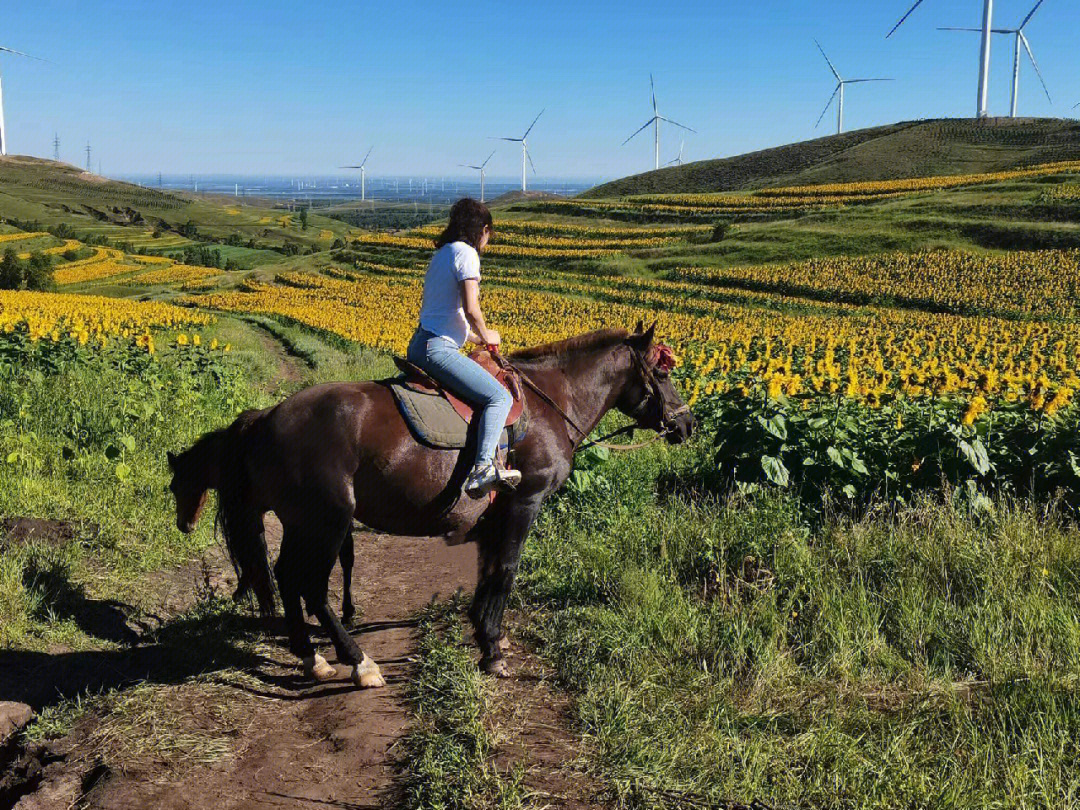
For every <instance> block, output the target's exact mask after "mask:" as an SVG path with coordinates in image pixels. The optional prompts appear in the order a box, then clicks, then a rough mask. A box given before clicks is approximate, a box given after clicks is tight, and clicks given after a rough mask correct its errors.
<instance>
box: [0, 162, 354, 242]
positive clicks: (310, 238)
mask: <svg viewBox="0 0 1080 810" xmlns="http://www.w3.org/2000/svg"><path fill="white" fill-rule="evenodd" d="M0 219H6V220H19V221H22V222H35V223H39V224H40V225H41V226H42V227H51V226H56V225H60V224H64V225H67V226H68V227H70V228H71V230H72V231H73V232H74V233H75V234H76V235H78V236H81V237H86V236H88V235H96V236H104V237H106V238H107V239H110V240H113V241H116V242H131V243H132V244H133V245H134V246H135V247H137V248H145V249H147V250H153V251H155V252H160V251H165V250H169V249H174V248H182V247H185V246H189V245H191V244H195V243H217V242H223V241H224V240H225V239H226V238H230V237H231V238H232V240H233V241H234V242H236V243H238V244H247V245H248V246H249V247H253V248H256V249H280V248H283V247H284V246H286V245H289V244H291V245H293V246H295V248H296V249H298V250H300V251H301V252H304V251H306V250H308V249H309V248H315V249H325V248H327V247H329V245H330V243H331V242H332V241H333V239H335V238H337V237H338V236H342V235H344V234H346V233H347V232H348V230H349V226H348V225H347V224H345V223H343V222H340V221H338V220H334V219H330V218H328V217H323V216H319V215H317V214H314V213H312V214H311V215H310V217H309V221H308V228H307V229H306V230H304V229H302V228H301V227H300V222H299V217H298V216H296V215H295V212H290V211H286V210H284V209H281V208H271V207H269V206H268V205H266V204H265V203H264V204H262V205H248V204H246V203H245V202H244V201H242V200H240V199H236V200H233V199H230V198H221V197H217V198H206V197H200V196H199V195H192V194H186V193H177V192H170V191H159V190H157V189H151V188H144V187H142V186H137V185H134V184H132V183H123V182H120V181H117V180H110V179H108V178H105V177H101V176H99V175H96V174H92V173H90V172H85V171H83V170H82V169H79V168H78V167H76V166H72V165H70V164H67V163H56V162H54V161H51V160H42V159H39V158H33V157H26V156H21V155H18V156H6V157H0ZM187 223H194V224H195V225H196V226H197V233H195V234H192V232H191V231H190V230H189V229H188V228H186V227H185V226H186V225H187Z"/></svg>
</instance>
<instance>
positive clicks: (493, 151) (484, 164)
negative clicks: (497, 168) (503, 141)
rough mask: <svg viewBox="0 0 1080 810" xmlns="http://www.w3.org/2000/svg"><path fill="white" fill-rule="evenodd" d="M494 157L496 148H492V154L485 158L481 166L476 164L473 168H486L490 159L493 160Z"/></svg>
mask: <svg viewBox="0 0 1080 810" xmlns="http://www.w3.org/2000/svg"><path fill="white" fill-rule="evenodd" d="M493 157H495V150H494V149H492V150H491V154H490V155H488V156H487V160H485V161H484V162H483V163H481V164H480V165H479V166H474V167H473V168H474V169H482V168H484V167H485V166H487V165H488V160H491V159H492V158H493Z"/></svg>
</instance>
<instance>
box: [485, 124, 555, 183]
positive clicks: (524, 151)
mask: <svg viewBox="0 0 1080 810" xmlns="http://www.w3.org/2000/svg"><path fill="white" fill-rule="evenodd" d="M546 109H547V107H545V108H544V109H543V110H541V111H540V112H539V114H537V116H536V118H534V119H533V122H532V123H531V124H529V128H528V129H527V130H525V134H524V135H522V136H521V137H520V138H494V139H493V140H499V141H511V142H512V143H517V142H519V141H520V142H521V190H522V191H525V160H526V159H528V161H529V165H530V166H532V170H533V174H536V166H535V165H533V162H532V155H530V154H529V145H528V144H527V143H526V142H525V139H526V138H528V137H529V133H530V132H532V128H533V127H535V126H536V122H537V121H539V120H540V116H541V115H543V114H544V110H546Z"/></svg>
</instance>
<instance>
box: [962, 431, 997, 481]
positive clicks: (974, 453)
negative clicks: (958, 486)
mask: <svg viewBox="0 0 1080 810" xmlns="http://www.w3.org/2000/svg"><path fill="white" fill-rule="evenodd" d="M959 447H960V452H961V453H963V454H964V458H966V459H967V461H968V464H970V465H971V466H972V467H974V468H975V472H977V473H978V474H979V475H986V474H987V473H988V472H990V458H989V456H987V454H986V448H985V447H984V446H983V443H982V442H981V441H979V440H978V439H974V440H973V441H972V442H971V443H970V444H969V443H968V442H966V441H964V440H961V441H960V444H959Z"/></svg>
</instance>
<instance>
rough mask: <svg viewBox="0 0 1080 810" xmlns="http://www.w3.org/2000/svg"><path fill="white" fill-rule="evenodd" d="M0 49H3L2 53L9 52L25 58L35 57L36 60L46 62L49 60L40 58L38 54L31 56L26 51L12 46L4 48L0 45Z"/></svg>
mask: <svg viewBox="0 0 1080 810" xmlns="http://www.w3.org/2000/svg"><path fill="white" fill-rule="evenodd" d="M0 51H3V52H4V53H10V54H12V55H14V56H25V57H26V58H27V59H35V60H37V61H38V62H48V61H49V60H48V59H42V58H41V57H40V56H31V55H30V54H28V53H23V52H22V51H16V50H15V49H14V48H5V47H4V46H3V45H0Z"/></svg>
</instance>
